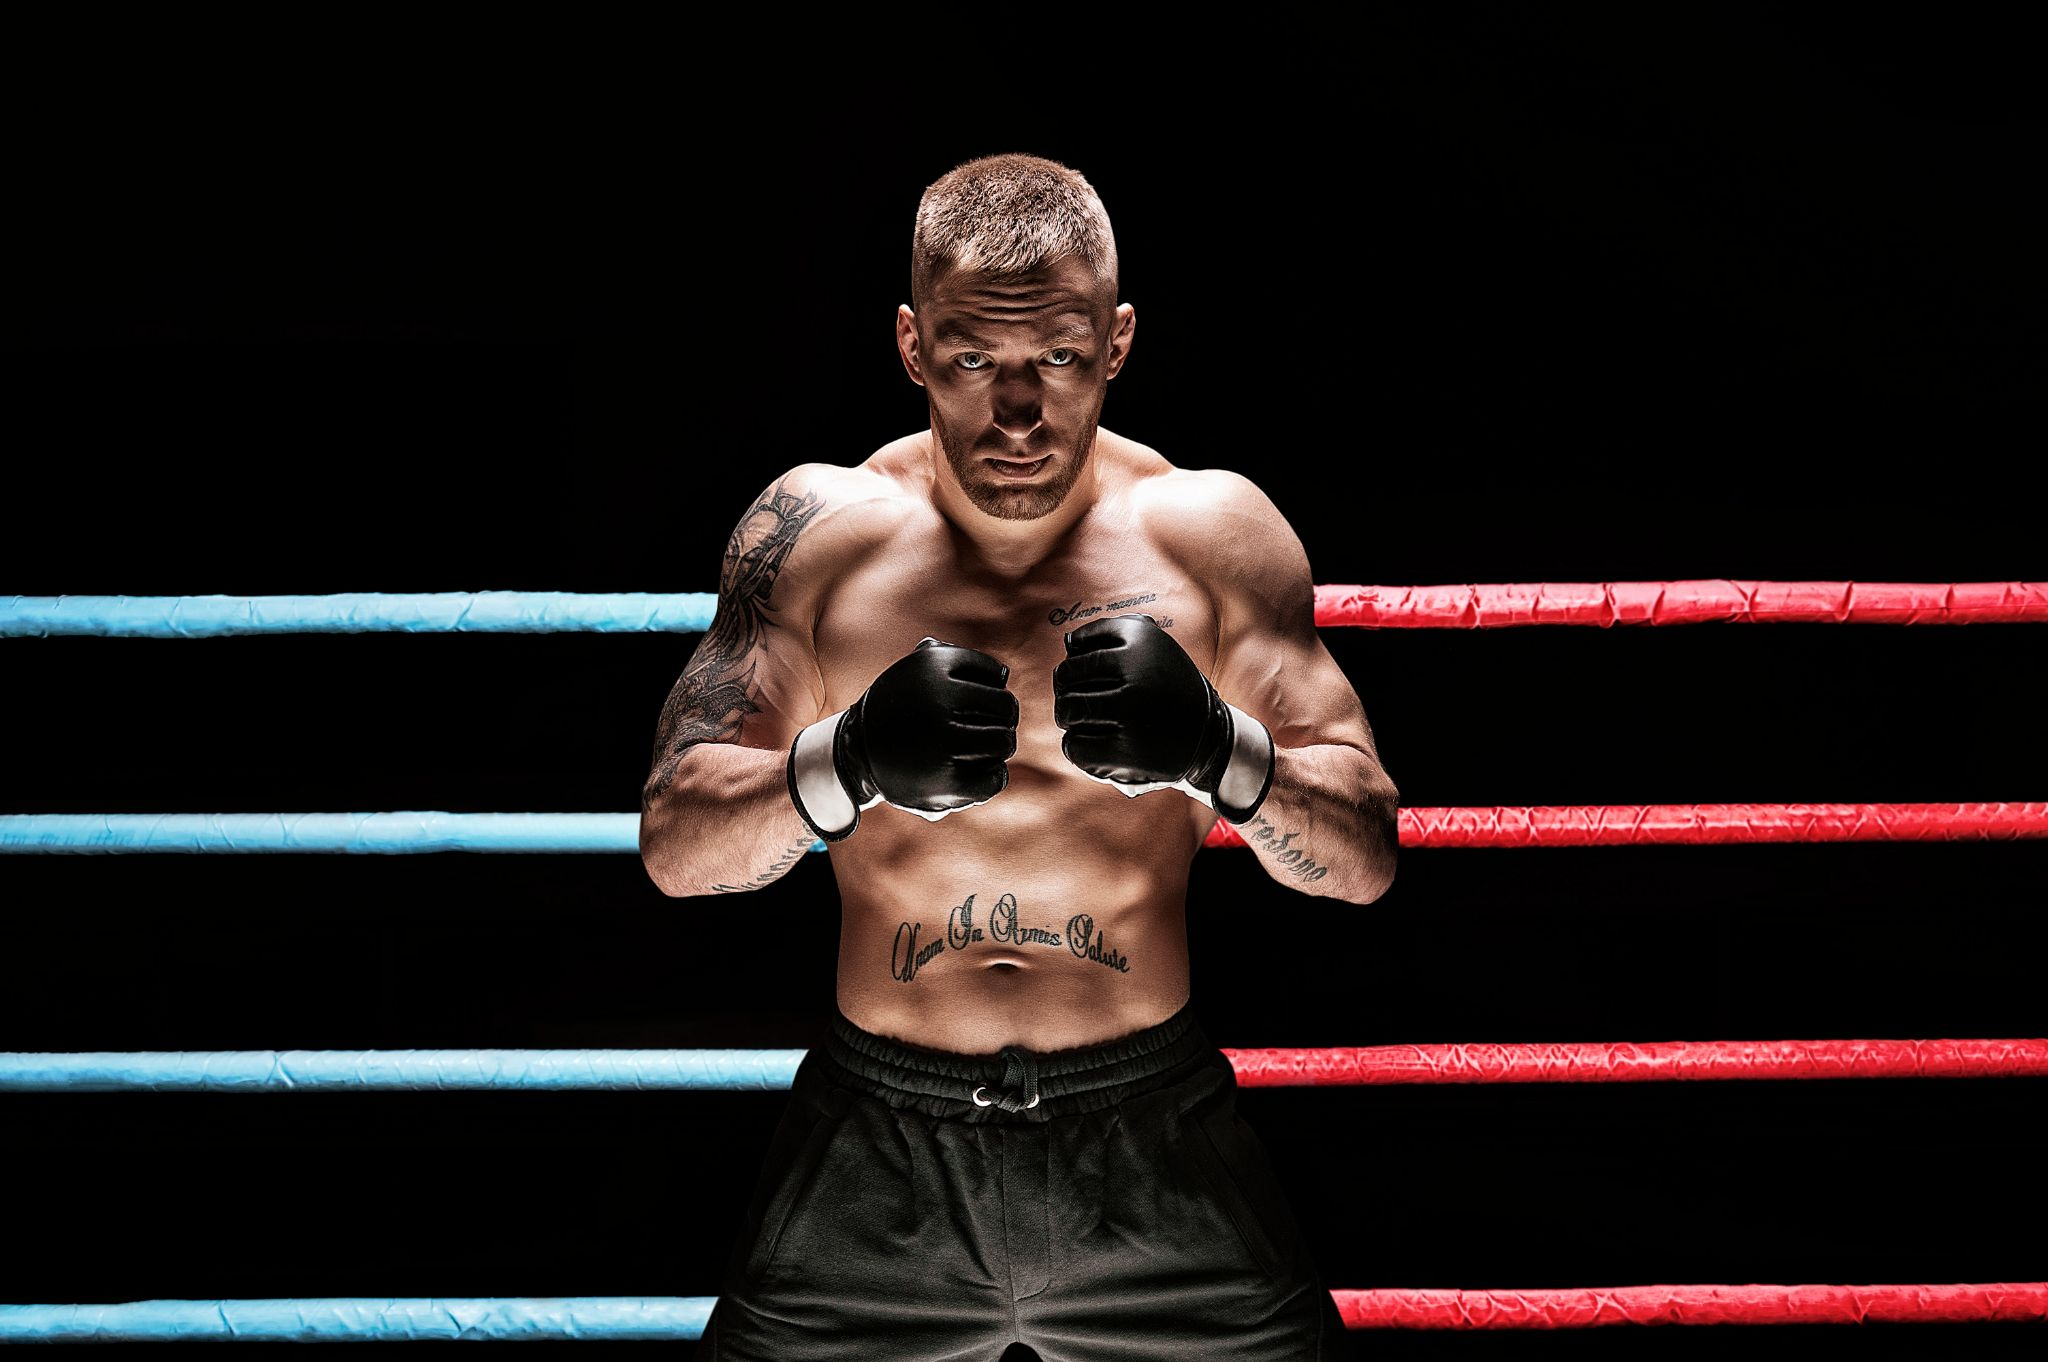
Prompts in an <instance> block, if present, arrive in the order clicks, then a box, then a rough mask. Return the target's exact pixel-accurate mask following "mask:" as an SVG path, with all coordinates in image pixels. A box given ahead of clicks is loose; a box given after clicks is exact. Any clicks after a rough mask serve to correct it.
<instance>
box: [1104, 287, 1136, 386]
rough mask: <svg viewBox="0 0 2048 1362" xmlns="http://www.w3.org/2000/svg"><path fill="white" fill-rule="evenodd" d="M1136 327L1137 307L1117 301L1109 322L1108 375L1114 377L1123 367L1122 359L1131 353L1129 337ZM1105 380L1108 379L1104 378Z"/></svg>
mask: <svg viewBox="0 0 2048 1362" xmlns="http://www.w3.org/2000/svg"><path fill="white" fill-rule="evenodd" d="M1137 329H1138V309H1136V308H1134V307H1132V306H1131V305H1130V304H1129V303H1118V304H1117V305H1116V311H1115V312H1113V313H1111V314H1110V324H1109V377H1110V378H1115V377H1116V376H1117V374H1118V373H1120V372H1121V371H1122V369H1123V367H1124V361H1125V360H1126V359H1129V358H1130V355H1131V337H1132V335H1133V334H1135V333H1136V331H1137ZM1104 381H1105V382H1107V381H1108V380H1107V379H1105V380H1104Z"/></svg>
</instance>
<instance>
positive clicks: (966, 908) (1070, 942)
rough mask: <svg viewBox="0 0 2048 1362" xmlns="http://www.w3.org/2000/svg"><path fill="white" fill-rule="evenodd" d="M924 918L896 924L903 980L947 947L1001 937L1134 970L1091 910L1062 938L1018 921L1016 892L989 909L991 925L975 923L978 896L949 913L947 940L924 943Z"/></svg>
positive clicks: (893, 964) (892, 966)
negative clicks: (920, 939)
mask: <svg viewBox="0 0 2048 1362" xmlns="http://www.w3.org/2000/svg"><path fill="white" fill-rule="evenodd" d="M923 930H924V924H923V923H921V922H905V923H902V924H900V925H898V927H897V928H896V939H895V941H893V942H891V943H890V946H889V977H890V978H891V979H894V980H897V981H898V982H899V983H905V984H907V983H909V982H910V981H911V980H913V979H915V978H917V972H918V971H919V970H921V969H923V968H924V967H925V966H926V965H928V964H930V963H931V962H932V961H933V960H934V959H936V958H937V957H939V956H941V955H943V954H945V953H946V952H947V951H949V950H950V951H964V950H966V949H967V948H968V947H969V946H972V945H973V944H974V943H975V942H977V941H1000V942H1002V943H1003V944H1004V945H1008V946H1043V947H1047V948H1049V949H1051V950H1067V951H1071V952H1073V954H1074V955H1075V956H1076V957H1077V958H1079V959H1082V960H1093V961H1094V962H1095V963H1096V964H1098V965H1105V966H1107V967H1108V968H1110V969H1113V970H1116V971H1118V972H1119V973H1122V974H1129V973H1130V972H1131V962H1130V959H1129V957H1127V956H1125V955H1124V953H1123V952H1122V951H1118V950H1114V949H1112V948H1111V947H1110V945H1109V943H1108V942H1106V941H1105V940H1103V935H1102V933H1101V932H1098V931H1097V930H1095V919H1094V917H1092V916H1091V915H1089V914H1087V913H1076V914H1074V915H1073V916H1072V917H1070V918H1068V919H1067V930H1066V935H1064V936H1062V935H1061V934H1060V933H1059V932H1058V931H1057V930H1055V929H1053V928H1051V927H1027V926H1024V925H1022V924H1020V923H1019V922H1018V921H1017V896H1016V895H1015V894H1004V895H1003V896H1002V897H1001V898H999V899H997V900H996V901H995V906H994V907H992V908H990V909H989V910H988V926H987V928H985V929H984V928H981V927H977V926H975V925H974V895H972V894H969V895H968V896H967V901H966V902H965V903H962V904H961V905H959V906H958V907H956V908H954V909H953V910H952V911H951V912H950V913H948V914H947V915H946V935H945V936H944V937H943V938H942V939H938V940H933V941H927V942H925V943H923V944H922V945H920V944H919V943H918V936H919V935H920V934H921V933H922V932H923Z"/></svg>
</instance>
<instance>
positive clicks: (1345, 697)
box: [1211, 482, 1373, 752]
mask: <svg viewBox="0 0 2048 1362" xmlns="http://www.w3.org/2000/svg"><path fill="white" fill-rule="evenodd" d="M1240 486H1241V488H1242V489H1243V491H1242V494H1241V497H1240V498H1239V500H1238V503H1237V505H1236V506H1235V507H1233V510H1232V514H1231V516H1230V517H1229V522H1230V523H1229V531H1230V532H1229V533H1227V534H1225V535H1222V536H1219V539H1220V541H1221V542H1222V543H1224V544H1227V545H1229V548H1228V550H1227V552H1228V554H1229V555H1230V558H1231V561H1230V562H1228V564H1227V565H1226V566H1225V568H1224V570H1223V571H1222V572H1221V573H1220V574H1219V578H1220V580H1221V582H1222V583H1223V584H1224V585H1223V589H1222V590H1221V592H1220V596H1219V599H1220V603H1221V604H1220V610H1219V617H1218V627H1217V644H1216V648H1217V652H1216V657H1217V664H1216V674H1215V676H1214V677H1213V678H1211V679H1212V680H1213V681H1214V682H1215V685H1216V689H1217V691H1218V693H1220V694H1221V695H1222V696H1223V698H1224V699H1225V700H1228V701H1229V702H1230V703H1232V704H1234V705H1236V706H1237V707H1238V708H1239V709H1242V710H1244V711H1245V712H1246V713H1248V714H1253V715H1256V716H1257V717H1258V719H1259V720H1260V722H1262V723H1264V724H1265V725H1266V726H1267V728H1269V729H1271V730H1272V733H1273V741H1274V742H1275V743H1277V744H1279V745H1280V746H1282V747H1307V746H1310V745H1312V744H1315V743H1342V744H1345V745H1347V746H1351V747H1357V748H1359V749H1361V750H1362V751H1366V752H1371V751H1373V741H1372V729H1371V727H1370V725H1369V724H1367V722H1366V718H1365V706H1364V704H1363V703H1362V702H1361V701H1360V700H1359V698H1358V692H1357V690H1356V689H1354V688H1353V686H1352V684H1351V679H1350V678H1349V677H1347V676H1346V675H1345V674H1344V669H1343V668H1342V667H1340V666H1338V665H1337V659H1336V658H1334V657H1332V656H1331V655H1330V650H1329V648H1328V647H1327V646H1325V645H1324V643H1323V638H1322V634H1321V633H1320V632H1319V631H1318V630H1317V628H1316V621H1315V583H1314V579H1313V577H1312V576H1311V574H1310V571H1309V563H1308V555H1307V553H1306V552H1304V551H1303V549H1302V546H1301V540H1300V538H1299V537H1298V536H1296V534H1295V533H1294V529H1293V527H1292V526H1290V525H1289V524H1288V523H1287V521H1286V519H1285V518H1284V517H1283V516H1281V514H1280V512H1279V510H1278V509H1277V508H1276V507H1274V506H1273V504H1272V502H1271V501H1270V500H1268V499H1267V498H1266V496H1265V494H1264V493H1263V492H1259V491H1258V490H1257V488H1256V487H1254V486H1252V485H1251V484H1250V483H1249V482H1243V483H1241V484H1240Z"/></svg>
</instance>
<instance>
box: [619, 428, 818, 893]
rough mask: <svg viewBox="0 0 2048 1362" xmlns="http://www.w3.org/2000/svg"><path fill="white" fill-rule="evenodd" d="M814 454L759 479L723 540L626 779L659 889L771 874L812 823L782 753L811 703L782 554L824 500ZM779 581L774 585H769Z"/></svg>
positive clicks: (748, 883) (802, 631)
mask: <svg viewBox="0 0 2048 1362" xmlns="http://www.w3.org/2000/svg"><path fill="white" fill-rule="evenodd" d="M821 471H822V468H821V467H820V466H818V465H809V464H806V465H803V466H801V467H798V468H795V469H792V470H790V472H789V473H788V474H786V475H784V476H783V477H782V478H780V479H778V480H777V481H776V482H775V483H773V484H772V485H771V486H769V487H768V489H767V490H766V491H764V492H763V493H762V494H761V496H760V497H759V498H757V499H756V501H755V503H754V505H753V506H752V507H750V508H749V509H748V511H747V512H746V514H745V515H743V516H741V517H740V520H739V523H738V524H737V525H735V526H734V527H733V531H732V534H731V536H730V537H729V538H728V539H727V541H726V546H725V560H724V564H723V566H722V567H721V569H720V572H719V579H718V609H717V612H716V614H715V615H714V616H713V618H712V621H711V627H710V629H708V630H707V631H705V634H704V637H703V638H702V639H700V640H699V641H698V644H697V648H696V651H695V652H693V653H692V654H691V655H690V660H689V662H688V663H687V664H686V665H685V666H684V668H683V673H682V675H681V676H680V677H678V678H677V679H676V683H675V686H674V688H673V689H671V690H670V691H669V696H668V701H667V703H665V704H664V705H663V706H662V710H661V718H660V721H659V723H658V725H657V732H656V737H655V743H654V761H653V766H652V769H651V770H650V771H649V772H648V776H647V780H646V783H645V784H644V785H643V786H642V788H641V792H640V860H641V863H642V864H643V865H644V866H646V868H647V873H648V875H649V877H651V878H652V879H653V880H654V882H655V884H657V885H658V886H660V888H661V891H662V892H663V893H665V894H669V895H673V896H676V897H682V896H685V895H692V894H725V893H735V892H738V891H741V890H747V889H759V888H761V887H763V886H765V885H768V884H772V883H773V882H774V881H776V880H777V879H780V878H781V877H782V875H783V874H784V873H786V872H787V871H788V870H789V868H790V867H791V866H793V865H795V864H796V863H797V861H798V860H799V859H801V857H802V856H803V854H804V853H805V852H806V851H808V850H809V849H810V847H811V844H812V842H813V841H815V840H816V839H815V837H814V835H813V834H812V832H811V830H810V828H809V827H808V826H807V825H806V824H805V823H804V820H803V819H802V817H801V816H799V815H798V813H797V811H796V807H795V805H793V804H792V803H791V802H790V798H789V786H788V781H787V778H786V776H785V773H784V761H785V758H786V756H787V754H788V749H789V745H790V743H791V742H793V741H794V740H795V738H796V734H797V730H799V729H800V728H802V727H803V726H804V725H805V724H808V723H811V722H813V721H814V720H816V719H819V718H821V717H823V713H824V710H823V705H824V698H825V687H824V680H823V678H822V676H821V675H820V674H819V671H818V662H817V654H816V652H815V651H814V649H813V642H812V636H811V621H810V620H809V619H807V618H806V619H797V618H792V615H793V613H794V612H792V611H790V610H789V609H788V608H787V607H788V604H789V598H790V596H791V595H792V594H793V593H792V591H791V589H790V584H789V583H784V582H782V581H781V578H782V574H783V571H784V567H785V565H786V564H787V562H788V561H789V559H790V557H791V555H792V554H793V553H794V552H795V551H796V549H797V547H798V543H799V541H800V540H802V539H803V537H804V535H805V534H806V532H807V531H809V532H813V537H814V538H815V528H816V526H815V522H816V521H817V519H818V517H819V516H820V514H821V513H822V512H823V511H824V510H825V502H824V499H823V496H822V494H821V493H820V491H819V490H818V488H817V482H818V478H817V476H816V474H817V473H818V472H821ZM778 588H780V589H778Z"/></svg>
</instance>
